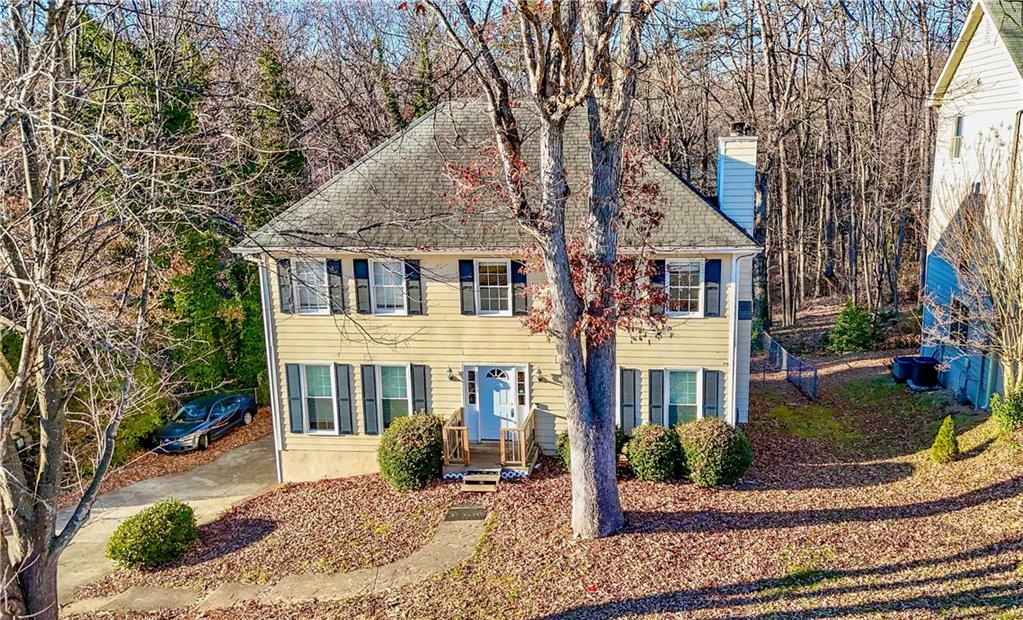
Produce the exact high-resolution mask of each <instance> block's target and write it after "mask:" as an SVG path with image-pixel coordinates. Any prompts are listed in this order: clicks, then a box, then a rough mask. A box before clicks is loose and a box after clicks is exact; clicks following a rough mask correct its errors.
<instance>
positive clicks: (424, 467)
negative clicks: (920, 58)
mask: <svg viewBox="0 0 1023 620" xmlns="http://www.w3.org/2000/svg"><path fill="white" fill-rule="evenodd" d="M443 429H444V422H443V421H442V420H441V419H440V418H438V417H437V416H434V415H431V414H429V413H425V412H423V413H417V414H415V415H410V416H402V417H400V418H397V419H396V420H394V421H393V422H391V425H390V426H389V427H388V428H387V430H385V431H384V434H383V436H382V437H381V438H380V445H379V447H377V463H379V464H380V473H381V475H383V477H384V480H386V481H387V483H388V484H390V485H391V488H393V489H394V490H396V491H408V490H411V489H421V488H423V487H425V486H426V484H427V483H428V482H430V481H431V480H435V479H437V478H440V476H441V471H442V469H443V466H444V436H443V432H444V431H443Z"/></svg>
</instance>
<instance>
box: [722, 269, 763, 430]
mask: <svg viewBox="0 0 1023 620" xmlns="http://www.w3.org/2000/svg"><path fill="white" fill-rule="evenodd" d="M757 254H759V252H753V253H750V254H736V255H734V256H733V257H732V303H730V304H729V310H730V311H731V314H732V320H731V321H729V323H728V409H729V418H730V422H731V423H732V426H736V425H738V423H739V407H738V404H737V403H736V394H737V392H738V391H737V390H736V382H737V381H738V375H737V370H736V361H737V360H738V350H737V349H738V347H737V344H738V333H739V261H740V260H742V259H744V258H750V257H752V256H756V255H757Z"/></svg>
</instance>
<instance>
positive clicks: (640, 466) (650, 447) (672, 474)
mask: <svg viewBox="0 0 1023 620" xmlns="http://www.w3.org/2000/svg"><path fill="white" fill-rule="evenodd" d="M625 453H626V456H628V459H629V467H630V468H631V469H632V473H633V474H634V475H635V476H636V478H638V479H640V480H647V481H650V482H664V481H666V480H671V479H673V478H676V477H678V474H679V472H681V471H682V465H683V460H682V450H681V449H680V448H679V444H678V435H676V434H675V432H674V431H672V430H671V429H668V428H664V427H663V426H659V425H657V424H644V425H642V426H640V427H637V428H636V429H634V430H633V431H632V439H630V440H629V443H628V445H627V446H626V448H625Z"/></svg>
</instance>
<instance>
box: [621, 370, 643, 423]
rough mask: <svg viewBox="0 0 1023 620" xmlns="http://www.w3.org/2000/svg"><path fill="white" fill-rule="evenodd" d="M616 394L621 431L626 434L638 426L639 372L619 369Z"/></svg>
mask: <svg viewBox="0 0 1023 620" xmlns="http://www.w3.org/2000/svg"><path fill="white" fill-rule="evenodd" d="M618 372H619V376H618V392H619V394H620V396H621V402H620V403H619V404H618V413H619V418H620V419H621V429H622V430H623V431H625V432H626V433H628V434H631V433H632V429H634V428H636V426H638V425H639V424H640V422H639V406H638V405H639V371H638V370H633V369H630V368H621V369H619V371H618Z"/></svg>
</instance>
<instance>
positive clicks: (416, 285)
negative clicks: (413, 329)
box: [405, 260, 423, 314]
mask: <svg viewBox="0 0 1023 620" xmlns="http://www.w3.org/2000/svg"><path fill="white" fill-rule="evenodd" d="M405 287H406V290H407V291H408V313H409V314H422V313H423V280H422V274H421V273H420V270H419V261H417V260H407V261H405Z"/></svg>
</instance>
